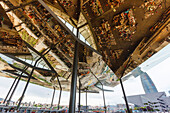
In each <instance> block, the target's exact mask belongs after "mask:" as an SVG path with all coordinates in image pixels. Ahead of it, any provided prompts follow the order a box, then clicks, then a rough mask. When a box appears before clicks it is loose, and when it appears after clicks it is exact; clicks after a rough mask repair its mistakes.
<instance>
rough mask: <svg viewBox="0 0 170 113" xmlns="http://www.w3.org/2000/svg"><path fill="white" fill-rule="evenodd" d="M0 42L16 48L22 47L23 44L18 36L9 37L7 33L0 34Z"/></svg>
mask: <svg viewBox="0 0 170 113" xmlns="http://www.w3.org/2000/svg"><path fill="white" fill-rule="evenodd" d="M0 40H1V41H3V42H4V43H6V44H8V45H15V46H17V47H22V46H23V44H24V43H23V41H22V39H21V38H20V37H19V36H14V35H10V34H9V33H7V32H2V33H0Z"/></svg>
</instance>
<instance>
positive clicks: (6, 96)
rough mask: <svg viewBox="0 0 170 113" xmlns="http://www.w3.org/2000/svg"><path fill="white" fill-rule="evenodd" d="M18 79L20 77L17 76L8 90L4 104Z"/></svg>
mask: <svg viewBox="0 0 170 113" xmlns="http://www.w3.org/2000/svg"><path fill="white" fill-rule="evenodd" d="M17 79H18V77H16V78H15V80H14V82H13V83H12V85H11V88H10V89H9V91H8V93H7V95H6V97H5V99H4V102H3V104H5V102H6V100H7V98H8V96H9V94H10V93H11V90H12V88H13V86H14V84H15V82H16V80H17Z"/></svg>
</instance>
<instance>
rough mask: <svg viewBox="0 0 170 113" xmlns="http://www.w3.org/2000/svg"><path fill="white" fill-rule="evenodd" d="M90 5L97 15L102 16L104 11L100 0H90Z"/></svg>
mask: <svg viewBox="0 0 170 113" xmlns="http://www.w3.org/2000/svg"><path fill="white" fill-rule="evenodd" d="M90 6H91V8H92V11H93V13H94V14H95V15H97V16H100V15H102V14H103V13H104V11H103V9H102V6H101V4H100V1H99V0H90Z"/></svg>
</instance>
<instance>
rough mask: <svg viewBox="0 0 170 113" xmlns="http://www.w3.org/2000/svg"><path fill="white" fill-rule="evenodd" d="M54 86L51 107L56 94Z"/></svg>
mask: <svg viewBox="0 0 170 113" xmlns="http://www.w3.org/2000/svg"><path fill="white" fill-rule="evenodd" d="M53 88H54V91H53V96H52V100H51V108H52V107H53V101H54V95H55V87H53Z"/></svg>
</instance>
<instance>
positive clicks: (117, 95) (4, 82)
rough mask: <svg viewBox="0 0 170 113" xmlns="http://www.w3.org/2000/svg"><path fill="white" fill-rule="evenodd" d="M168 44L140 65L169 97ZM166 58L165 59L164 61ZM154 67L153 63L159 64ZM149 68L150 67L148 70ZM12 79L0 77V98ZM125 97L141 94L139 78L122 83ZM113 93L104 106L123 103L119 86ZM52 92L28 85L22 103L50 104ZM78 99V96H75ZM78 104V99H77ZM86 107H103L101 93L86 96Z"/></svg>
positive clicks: (66, 101) (65, 97)
mask: <svg viewBox="0 0 170 113" xmlns="http://www.w3.org/2000/svg"><path fill="white" fill-rule="evenodd" d="M169 56H170V44H169V45H168V46H166V47H165V48H164V49H163V50H161V51H160V52H158V53H157V54H155V55H154V56H153V57H152V58H151V59H149V60H147V61H146V62H145V63H143V64H142V65H141V67H142V69H143V70H144V71H146V72H147V73H148V74H149V76H150V77H151V79H152V80H153V82H154V83H155V85H156V87H157V89H158V91H160V92H161V91H165V92H166V94H167V96H169V94H168V91H169V90H170V82H169V80H170V71H169V70H170V57H169ZM165 58H166V59H165ZM161 60H163V61H162V62H161V63H159V64H158V65H156V66H153V64H154V65H155V64H156V63H155V62H160V61H161ZM149 67H152V68H150V69H149ZM12 82H13V79H11V78H4V77H0V98H5V96H6V94H7V92H8V90H9V88H10V86H11V84H12ZM25 84H26V83H25V82H23V81H21V82H20V83H19V87H18V88H17V90H16V92H15V94H14V96H13V99H12V100H14V101H16V100H18V99H19V97H20V96H21V92H22V91H23V88H24V86H25ZM123 84H124V87H125V91H126V95H127V96H130V95H137V94H143V93H144V90H143V88H142V85H141V81H140V78H139V77H137V78H133V77H131V78H130V79H129V80H127V81H125V82H123ZM113 89H114V92H105V96H106V104H107V105H108V104H109V105H115V104H120V103H124V100H123V98H122V97H123V94H122V90H121V87H120V85H118V86H116V87H114V88H113ZM52 93H53V90H52V89H49V88H45V87H42V86H38V85H34V84H29V87H28V90H27V91H26V94H25V97H24V100H23V101H24V102H25V101H27V102H30V101H31V102H34V101H35V102H36V103H49V104H50V102H51V97H52ZM58 94H59V91H56V95H55V100H54V104H57V103H58ZM69 96H70V95H69V92H65V91H63V93H62V97H61V105H68V104H69ZM77 97H78V94H77ZM77 103H78V98H77ZM81 104H82V105H85V94H82V96H81ZM88 105H103V100H102V93H101V92H100V93H99V94H94V93H93V94H88Z"/></svg>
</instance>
